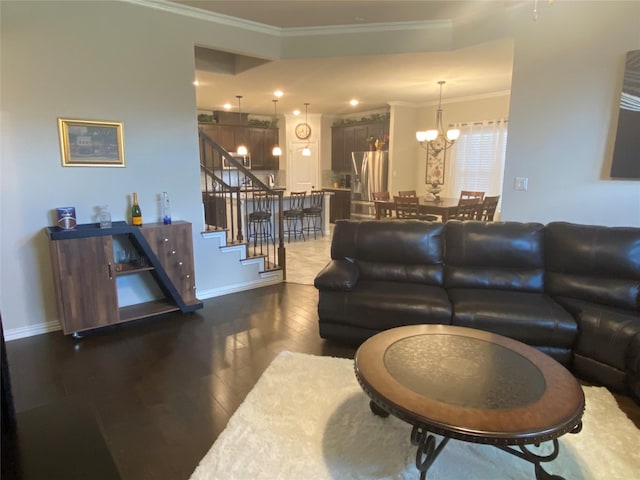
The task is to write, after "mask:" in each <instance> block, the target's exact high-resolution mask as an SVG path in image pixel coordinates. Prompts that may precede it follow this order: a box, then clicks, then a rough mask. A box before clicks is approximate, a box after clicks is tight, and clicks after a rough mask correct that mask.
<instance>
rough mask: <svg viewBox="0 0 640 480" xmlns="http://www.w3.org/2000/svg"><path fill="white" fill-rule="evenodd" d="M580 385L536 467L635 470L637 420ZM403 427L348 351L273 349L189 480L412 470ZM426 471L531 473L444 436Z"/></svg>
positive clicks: (511, 459) (448, 475)
mask: <svg viewBox="0 0 640 480" xmlns="http://www.w3.org/2000/svg"><path fill="white" fill-rule="evenodd" d="M584 390H585V396H586V399H587V404H586V410H585V414H584V417H583V425H584V426H583V429H582V432H580V433H579V434H567V435H564V436H563V437H561V438H560V444H561V446H560V455H559V456H558V458H557V459H556V460H554V461H553V462H549V463H545V464H543V465H544V468H545V470H546V471H547V472H549V473H552V474H556V475H562V476H563V477H565V478H566V479H567V480H570V479H572V480H576V479H602V480H605V479H606V480H612V479H619V480H631V479H638V478H640V448H639V447H640V430H638V429H637V428H636V427H635V425H634V424H633V423H632V422H631V421H630V420H629V419H628V418H627V417H626V416H625V415H624V414H623V413H622V412H621V411H620V410H619V409H618V407H617V404H616V401H615V399H614V398H613V396H612V395H611V394H610V393H609V392H608V391H607V390H606V389H605V388H599V387H585V388H584ZM410 432H411V427H410V426H409V425H408V424H406V423H404V422H402V421H400V420H398V419H396V418H394V417H388V418H386V419H383V418H380V417H377V416H375V415H373V414H372V413H371V412H370V410H369V399H368V397H367V396H366V395H365V394H364V393H363V392H362V390H361V389H360V387H359V385H358V383H357V381H356V379H355V376H354V372H353V361H351V360H345V359H337V358H330V357H315V356H312V355H306V354H300V353H290V352H282V353H281V354H280V355H279V356H278V357H277V358H276V359H275V360H274V361H273V362H272V364H271V365H270V366H269V367H268V368H267V370H266V371H265V372H264V374H263V375H262V377H261V378H260V379H259V381H258V382H257V384H256V385H255V387H254V388H253V390H252V391H251V392H249V394H248V395H247V398H246V399H245V401H244V402H243V404H242V405H241V406H240V407H239V408H238V410H237V411H236V413H235V414H234V415H233V417H232V418H231V419H230V421H229V424H228V425H227V428H226V429H225V430H224V431H223V432H222V434H221V435H220V436H219V437H218V440H217V441H216V442H215V443H214V445H213V446H212V448H211V450H210V451H209V452H208V453H207V454H206V456H205V457H204V458H203V459H202V461H201V462H200V464H199V465H198V467H197V468H196V470H195V472H194V473H193V475H192V477H191V480H212V479H220V480H249V479H251V480H254V479H265V480H267V479H268V480H274V479H296V480H297V479H311V480H321V479H326V480H347V479H362V480H365V479H366V480H374V479H375V480H381V479H385V480H405V479H406V480H417V479H418V478H419V474H418V471H417V470H416V468H415V464H414V461H415V447H413V446H411V444H410V441H409V434H410ZM545 445H548V444H543V447H544V446H545ZM427 478H428V479H430V480H444V479H448V480H452V479H465V480H466V479H478V480H480V479H482V480H485V479H491V480H493V479H513V480H515V479H518V480H520V479H522V480H524V479H527V480H530V479H533V478H535V475H534V469H533V465H532V464H530V463H528V462H525V461H524V460H521V459H519V458H517V457H515V456H513V455H509V454H507V453H505V452H503V451H501V450H499V449H497V448H494V447H491V446H487V445H476V444H470V443H466V442H459V441H455V440H452V441H450V442H449V444H448V445H447V446H446V448H445V449H444V450H443V451H442V453H441V454H440V456H439V457H438V458H437V459H436V461H435V462H434V464H433V465H432V467H431V469H430V470H429V472H428V475H427Z"/></svg>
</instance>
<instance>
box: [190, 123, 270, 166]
mask: <svg viewBox="0 0 640 480" xmlns="http://www.w3.org/2000/svg"><path fill="white" fill-rule="evenodd" d="M199 127H200V129H201V130H202V131H203V132H204V133H205V134H206V135H207V136H208V137H209V138H211V139H212V140H213V141H214V142H216V143H217V144H218V145H220V146H221V147H222V148H224V149H225V150H226V151H228V152H235V151H236V148H237V146H238V145H239V144H240V143H244V144H245V145H246V147H247V148H248V149H249V155H250V156H251V168H252V169H253V170H278V169H279V164H280V160H279V157H274V156H273V155H272V154H271V151H272V150H273V147H274V146H275V145H276V144H277V143H278V138H279V130H278V128H275V127H256V126H249V125H223V124H218V123H200V124H199Z"/></svg>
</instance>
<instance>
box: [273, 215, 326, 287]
mask: <svg viewBox="0 0 640 480" xmlns="http://www.w3.org/2000/svg"><path fill="white" fill-rule="evenodd" d="M330 228H331V234H330V235H325V236H324V237H322V236H319V235H318V236H317V238H315V239H314V238H313V235H312V236H311V238H308V237H307V238H306V239H305V240H304V241H303V240H302V239H301V238H298V239H296V240H294V239H293V238H292V239H291V243H285V247H286V249H287V280H286V281H287V282H288V283H299V284H302V285H313V279H314V278H315V277H316V275H317V274H318V272H319V271H320V270H322V269H323V268H324V266H325V265H326V264H327V263H329V260H331V255H330V252H331V237H332V234H333V224H331V227H330Z"/></svg>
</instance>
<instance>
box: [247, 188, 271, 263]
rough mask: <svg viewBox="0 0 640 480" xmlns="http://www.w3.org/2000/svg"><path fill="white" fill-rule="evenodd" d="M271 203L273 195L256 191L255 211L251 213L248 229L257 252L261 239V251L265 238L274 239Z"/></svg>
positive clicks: (254, 198) (254, 199) (254, 196)
mask: <svg viewBox="0 0 640 480" xmlns="http://www.w3.org/2000/svg"><path fill="white" fill-rule="evenodd" d="M271 203H272V195H269V194H267V193H266V192H256V193H255V194H254V195H253V212H251V213H250V214H249V222H248V231H249V238H248V240H249V242H251V239H253V250H254V252H255V250H256V248H257V246H258V240H260V252H261V253H262V246H263V243H264V241H265V240H267V241H268V240H272V241H274V242H275V240H274V239H273V233H272V231H273V227H272V225H271Z"/></svg>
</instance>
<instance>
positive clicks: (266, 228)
mask: <svg viewBox="0 0 640 480" xmlns="http://www.w3.org/2000/svg"><path fill="white" fill-rule="evenodd" d="M199 137H200V172H201V177H200V178H201V186H202V201H203V204H204V212H205V223H206V224H207V225H208V227H207V228H210V229H216V230H219V229H224V230H227V232H228V234H227V236H228V239H229V242H230V243H232V244H241V243H246V244H247V255H248V256H262V257H264V258H265V271H269V270H279V269H282V271H283V279H286V268H285V267H286V250H285V246H284V245H285V244H284V235H283V234H282V232H283V227H284V225H283V218H282V211H283V193H284V192H283V191H282V190H273V189H271V188H269V187H268V186H267V185H265V184H264V182H262V181H261V180H260V179H259V178H258V177H256V176H255V175H254V174H253V173H252V172H251V170H249V169H247V168H246V167H245V166H244V165H243V164H242V162H240V161H239V160H237V159H236V158H234V157H233V156H231V155H230V154H229V152H227V151H226V150H225V149H224V148H222V147H221V146H220V145H218V144H217V143H216V142H215V141H214V140H212V139H211V138H210V137H209V136H207V135H206V134H205V133H204V132H202V131H200V132H199ZM265 196H266V197H268V198H270V199H271V202H270V212H269V218H268V220H267V221H265V220H264V218H263V217H264V215H263V214H261V213H260V212H259V210H258V209H259V208H260V207H262V206H263V205H264V202H263V201H261V200H262V199H263V198H264V197H265ZM257 218H262V221H261V222H256V219H257ZM250 220H253V221H252V222H250ZM256 229H258V230H256Z"/></svg>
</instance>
